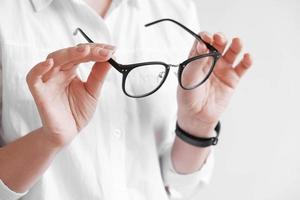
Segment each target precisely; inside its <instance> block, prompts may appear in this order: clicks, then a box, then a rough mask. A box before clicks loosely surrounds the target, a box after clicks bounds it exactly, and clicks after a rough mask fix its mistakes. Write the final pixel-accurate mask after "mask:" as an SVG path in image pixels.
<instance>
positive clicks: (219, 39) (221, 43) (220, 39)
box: [213, 33, 227, 54]
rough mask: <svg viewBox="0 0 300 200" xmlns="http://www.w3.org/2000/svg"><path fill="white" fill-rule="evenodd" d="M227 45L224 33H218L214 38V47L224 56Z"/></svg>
mask: <svg viewBox="0 0 300 200" xmlns="http://www.w3.org/2000/svg"><path fill="white" fill-rule="evenodd" d="M226 45H227V39H226V38H225V36H224V35H223V34H222V33H216V34H214V36H213V46H214V47H215V48H216V49H217V50H218V51H219V52H220V53H221V54H222V53H223V52H224V49H225V48H226Z"/></svg>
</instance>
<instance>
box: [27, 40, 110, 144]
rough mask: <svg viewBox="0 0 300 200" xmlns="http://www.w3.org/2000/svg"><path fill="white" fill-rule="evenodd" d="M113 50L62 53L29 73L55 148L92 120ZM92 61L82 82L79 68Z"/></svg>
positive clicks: (86, 47) (88, 47) (90, 47)
mask: <svg viewBox="0 0 300 200" xmlns="http://www.w3.org/2000/svg"><path fill="white" fill-rule="evenodd" d="M114 49H115V48H114V47H113V46H110V45H105V44H81V45H78V46H76V47H70V48H66V49H61V50H58V51H55V52H53V53H51V54H49V55H48V57H47V59H46V61H44V62H41V63H39V64H37V65H36V66H35V67H33V68H32V69H31V71H30V72H29V73H28V75H27V78H26V79H27V84H28V86H29V89H30V92H31V94H32V96H33V98H34V100H35V103H36V105H37V108H38V111H39V114H40V117H41V120H42V124H43V127H42V130H43V133H44V134H45V136H46V138H47V140H48V141H50V143H51V144H53V145H54V146H55V147H59V148H61V147H63V146H65V145H66V144H68V143H69V142H70V141H71V140H72V139H73V138H74V137H75V136H76V134H77V133H78V132H79V131H80V130H81V129H82V128H83V127H84V126H85V125H87V123H88V122H89V120H90V119H91V117H92V115H93V113H94V112H95V110H96V105H97V99H98V97H99V94H100V91H101V86H102V84H103V81H104V78H105V76H106V74H107V72H108V70H109V68H110V67H109V63H108V62H106V61H107V60H108V59H109V58H110V57H111V56H112V54H113V53H114ZM89 61H94V62H96V63H95V64H94V66H93V68H92V70H91V72H90V74H89V77H88V79H87V81H86V82H83V81H81V80H80V78H79V77H78V75H77V73H76V69H77V67H78V64H80V63H83V62H89Z"/></svg>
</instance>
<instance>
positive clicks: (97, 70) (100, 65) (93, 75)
mask: <svg viewBox="0 0 300 200" xmlns="http://www.w3.org/2000/svg"><path fill="white" fill-rule="evenodd" d="M109 69H110V65H109V63H108V62H96V63H95V64H94V66H93V68H92V70H91V72H90V75H89V77H88V79H87V81H86V82H85V83H84V84H85V87H86V89H87V90H88V92H89V93H90V94H91V95H92V96H93V97H94V98H95V99H98V97H99V95H100V91H101V88H102V85H103V82H104V79H105V76H106V74H107V72H108V70H109Z"/></svg>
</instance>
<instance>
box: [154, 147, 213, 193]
mask: <svg viewBox="0 0 300 200" xmlns="http://www.w3.org/2000/svg"><path fill="white" fill-rule="evenodd" d="M171 148H172V147H169V148H168V149H167V150H166V151H165V152H164V153H163V154H162V156H161V160H160V162H161V169H162V177H163V180H164V183H165V187H166V190H167V191H168V193H169V195H170V198H171V199H188V197H190V196H192V195H193V194H195V193H196V191H198V190H199V189H201V188H203V187H204V186H205V185H207V184H208V183H209V182H210V179H211V175H212V171H213V168H214V156H213V150H212V151H211V152H210V154H209V156H208V158H207V160H206V162H205V163H204V164H203V166H202V168H201V169H200V170H198V171H196V172H193V173H190V174H179V173H177V172H176V171H175V169H174V167H173V163H172V160H171Z"/></svg>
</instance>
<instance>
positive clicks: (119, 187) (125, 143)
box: [0, 0, 251, 200]
mask: <svg viewBox="0 0 300 200" xmlns="http://www.w3.org/2000/svg"><path fill="white" fill-rule="evenodd" d="M186 10H188V12H186ZM196 12H197V11H196V10H195V7H194V5H193V3H192V1H189V2H187V1H178V2H175V1H164V2H162V1H158V0H157V1H156V0H148V1H145V0H143V1H142V0H113V1H109V0H101V1H100V0H98V1H96V0H94V1H92V0H89V1H86V2H84V1H81V0H68V1H67V0H65V1H57V0H25V1H17V0H5V1H2V5H1V8H0V13H1V14H0V15H1V16H0V21H1V23H0V24H1V25H0V36H1V51H0V52H1V69H2V83H3V85H2V132H1V139H2V141H3V145H2V147H1V149H0V179H1V181H0V199H1V200H2V199H5V200H8V199H19V198H21V199H25V200H36V199H39V200H47V199H63V200H67V199H121V198H122V199H168V198H171V199H175V198H176V199H180V198H181V199H189V198H190V196H193V195H195V194H196V191H198V189H199V188H201V187H202V186H203V184H204V183H207V182H208V180H209V176H210V173H211V169H212V164H213V160H212V155H210V152H211V150H212V146H211V145H209V146H207V147H198V146H195V145H192V144H190V143H189V142H188V141H184V140H183V139H182V138H179V136H175V133H174V129H175V124H176V122H177V123H178V127H180V128H181V130H183V131H184V132H185V133H187V134H188V135H189V136H194V137H196V138H200V139H201V138H202V139H203V138H204V139H205V138H211V137H214V136H215V134H216V133H215V131H214V129H215V127H216V125H217V122H218V120H219V118H220V115H221V114H222V113H223V112H224V110H225V108H226V107H227V105H228V103H229V100H230V97H231V96H232V94H233V92H234V89H235V88H236V86H237V84H238V81H239V80H240V78H241V77H242V75H243V74H244V73H245V72H246V70H247V69H248V68H249V67H250V66H251V59H250V56H249V54H244V56H243V58H242V59H241V60H240V61H238V62H237V64H234V63H236V57H237V56H238V54H240V52H241V48H242V44H241V42H240V39H239V38H235V39H233V40H232V42H231V43H230V44H229V48H228V49H227V50H226V51H224V49H225V47H226V45H227V41H226V39H225V38H224V36H222V35H221V34H219V33H216V34H214V35H209V34H208V33H202V34H201V36H202V38H203V40H204V41H205V42H206V43H205V42H203V41H201V40H200V39H198V40H196V41H195V42H194V45H193V46H192V45H191V44H190V43H189V42H188V41H190V40H193V39H194V38H193V37H191V35H189V33H187V32H185V31H183V32H180V28H178V27H176V25H172V24H170V23H169V25H167V24H165V25H159V26H158V25H156V26H157V27H151V28H150V27H149V28H147V30H146V28H145V27H143V25H144V24H145V23H147V22H149V21H150V20H155V19H160V18H165V17H168V18H174V19H178V18H179V17H180V16H184V17H181V18H179V19H180V22H182V23H183V24H184V25H186V26H187V27H192V28H198V24H197V20H196ZM178 21H179V20H178ZM166 23H167V22H166ZM77 27H80V28H81V30H83V31H84V32H85V33H86V34H87V35H88V37H90V39H92V40H93V41H95V42H96V43H94V44H91V43H86V40H85V39H84V37H82V36H81V35H78V34H77V35H76V36H74V35H72V32H73V31H74V30H75V29H76V28H77ZM90 42H91V41H90ZM79 43H80V45H77V44H79ZM112 44H114V45H112ZM210 45H211V47H210ZM116 47H117V49H116ZM187 48H189V49H191V50H190V54H189V57H190V58H192V57H195V56H198V55H200V54H205V53H208V52H210V50H211V49H216V51H215V52H214V53H218V52H219V53H221V54H222V56H221V58H219V59H218V61H217V63H216V64H215V66H214V71H213V72H212V74H211V75H210V76H209V78H208V80H206V82H205V83H203V84H202V85H201V86H199V87H196V88H194V89H192V90H186V89H184V88H183V87H181V86H177V85H178V81H177V78H176V77H175V76H171V75H169V76H168V78H167V79H166V81H165V82H164V84H163V86H162V87H161V88H160V89H159V90H157V91H156V92H155V93H153V94H151V95H149V96H147V97H145V98H130V97H128V96H126V95H124V93H123V92H122V90H121V85H122V78H121V76H120V73H119V72H117V70H114V69H111V70H110V68H111V65H110V64H109V63H111V60H110V59H111V57H112V56H113V55H115V58H114V60H116V61H117V62H120V63H124V64H128V63H134V62H135V63H136V62H140V61H151V60H153V59H154V60H166V61H168V62H169V61H170V63H176V61H177V60H176V59H178V63H179V62H182V61H183V60H186V59H187V58H186V53H187V51H186V50H187ZM49 52H52V53H49ZM45 58H46V60H45ZM213 59H216V60H217V58H215V57H214V58H213ZM43 60H44V61H43ZM108 61H110V62H108ZM88 62H93V63H94V64H93V65H92V67H90V66H89V65H88V64H82V63H88ZM37 63H38V64H37ZM203 63H211V64H214V63H213V62H208V60H207V59H206V60H205V59H204V61H203V60H202V61H201V62H199V63H197V65H195V64H193V66H197V67H198V66H201V65H203ZM79 64H81V65H80V67H79ZM32 66H33V67H32ZM170 66H171V67H173V66H174V67H176V65H170ZM177 67H178V66H177ZM153 69H154V68H151V70H153ZM195 69H196V68H195ZM151 70H150V72H145V73H140V74H143V75H144V74H146V77H147V76H148V78H149V77H150V78H149V79H143V80H139V82H138V84H133V82H130V84H129V86H128V88H129V89H128V88H127V89H126V87H127V86H125V92H126V91H127V90H129V91H132V92H133V91H136V90H135V89H137V90H139V89H141V88H144V87H146V86H148V85H149V84H150V83H149V80H152V79H151V77H152V75H153V71H151ZM196 72H197V71H193V70H191V71H190V72H189V73H187V76H184V75H183V77H184V78H183V80H182V81H183V82H185V81H187V82H189V80H190V79H191V77H193V75H195V74H197V76H198V75H199V73H198V72H197V73H196ZM201 73H203V71H202V72H201ZM205 73H206V72H205ZM140 74H138V76H137V77H133V79H130V81H131V80H133V81H135V80H136V78H139V77H140V76H139V75H140ZM170 74H171V73H170ZM165 75H166V72H164V71H159V74H158V76H155V78H157V79H158V81H161V80H160V78H161V77H164V78H165ZM152 78H153V77H152ZM26 81H27V84H28V87H29V90H30V92H29V90H28V88H27V86H26ZM126 84H127V82H126ZM176 91H177V92H176ZM30 93H31V94H30ZM176 93H177V98H176V96H175V95H176ZM31 95H32V96H31ZM127 95H128V94H127ZM129 96H130V95H129ZM32 97H33V98H32ZM176 111H177V114H176ZM79 133H80V134H79Z"/></svg>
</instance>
